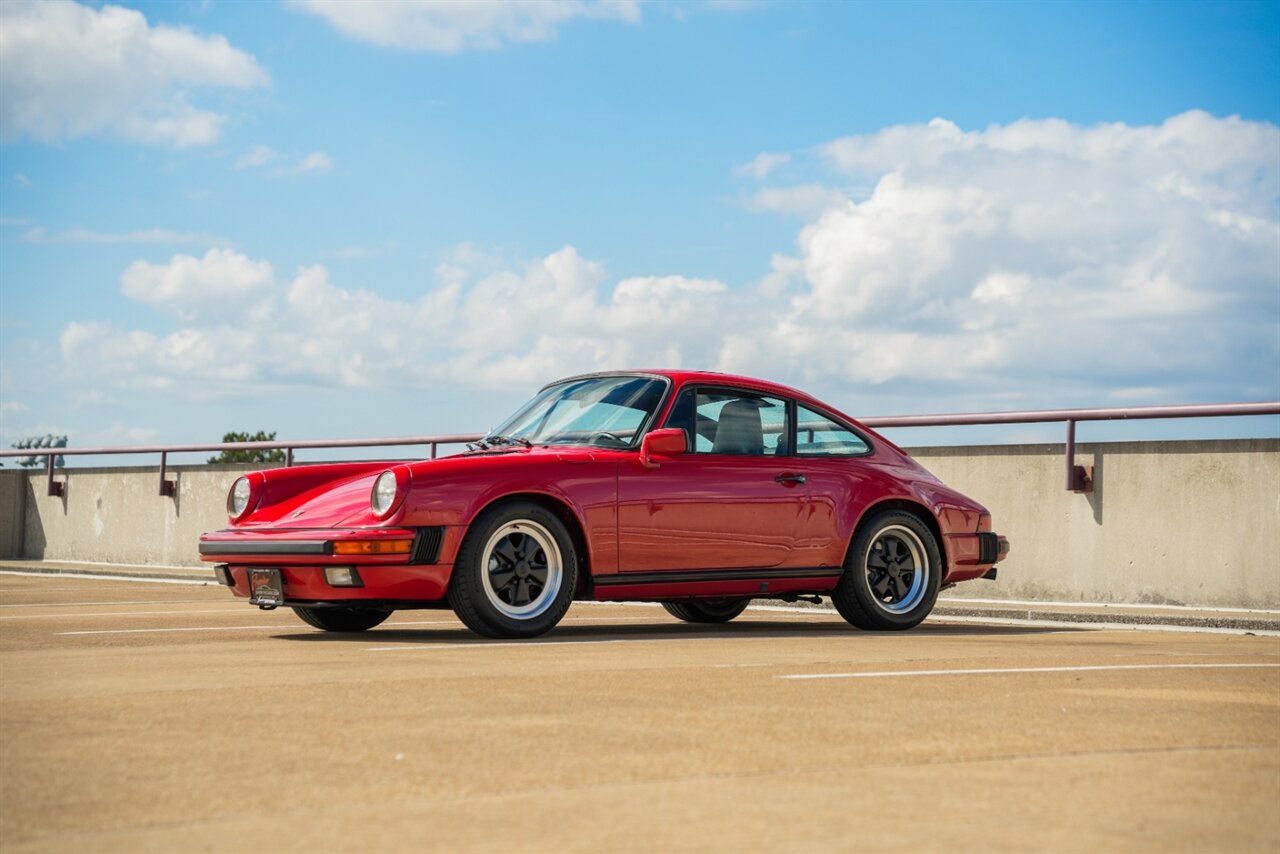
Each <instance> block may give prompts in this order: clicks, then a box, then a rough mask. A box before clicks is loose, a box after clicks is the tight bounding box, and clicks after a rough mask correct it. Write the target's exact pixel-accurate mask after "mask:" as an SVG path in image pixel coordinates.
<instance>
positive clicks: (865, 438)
mask: <svg viewBox="0 0 1280 854" xmlns="http://www.w3.org/2000/svg"><path fill="white" fill-rule="evenodd" d="M227 515H228V516H229V517H230V526H229V527H228V528H226V529H225V530H222V531H217V532H214V533H208V534H205V535H204V536H202V537H201V538H200V555H201V558H202V559H203V560H206V561H211V562H215V563H217V564H218V566H217V567H216V573H217V576H218V579H219V581H221V582H222V583H223V584H225V585H227V586H228V587H230V588H231V589H232V591H233V592H234V593H235V595H236V596H241V597H248V599H249V602H250V604H253V605H257V606H259V607H261V608H275V607H278V606H282V605H284V606H288V607H291V608H293V609H294V611H295V612H296V613H297V614H298V616H299V617H300V618H302V619H303V620H304V621H305V622H307V623H309V624H311V625H313V626H316V627H317V628H320V629H326V630H328V631H342V632H352V631H363V630H365V629H369V628H372V627H373V626H376V625H378V624H379V623H381V622H382V621H383V620H385V619H387V617H388V616H389V615H390V614H391V612H392V611H395V610H398V609H401V608H443V607H450V608H452V609H453V610H454V612H455V613H456V614H457V615H458V617H459V618H460V619H461V620H462V622H464V623H465V624H466V625H467V626H469V627H470V628H471V629H473V630H474V631H476V632H478V633H480V634H482V635H487V636H489V637H502V638H527V637H533V636H535V635H540V634H542V633H543V632H546V631H547V630H549V629H551V628H552V627H553V626H555V625H556V623H558V622H559V621H560V619H561V617H563V616H564V614H565V611H567V610H568V608H569V603H570V602H572V601H573V600H574V599H596V600H610V601H623V600H648V601H657V602H661V603H662V605H663V607H664V608H666V610H667V611H668V612H670V613H671V614H672V615H673V616H675V617H677V618H679V619H681V620H686V621H690V622H697V623H719V622H725V621H727V620H731V619H733V618H734V617H736V616H737V615H739V614H741V613H742V611H743V609H744V608H746V606H747V603H749V602H750V601H751V600H752V599H780V600H783V601H789V602H790V601H796V600H799V599H809V600H814V599H816V598H817V597H819V596H820V595H828V596H830V597H831V599H832V601H833V602H834V603H835V606H836V608H837V610H839V612H840V613H841V614H842V615H843V616H844V618H845V619H846V620H848V621H849V622H850V623H852V624H853V625H855V626H857V627H859V628H863V629H909V628H911V627H913V626H915V625H918V624H919V623H920V622H921V621H922V620H923V619H924V618H925V617H926V616H928V614H929V612H930V610H932V608H933V605H934V600H935V599H936V597H937V595H938V591H939V590H940V589H942V588H944V587H950V586H951V585H953V584H955V583H956V582H960V581H966V580H968V579H973V578H981V577H988V578H991V577H994V575H995V569H994V565H995V563H996V562H997V561H999V560H1001V559H1002V558H1003V557H1004V555H1005V554H1006V553H1007V551H1008V548H1009V546H1008V541H1007V540H1006V539H1005V538H1004V537H1001V536H999V535H997V534H994V533H992V531H991V517H990V515H989V514H988V513H987V511H986V510H985V509H984V508H983V507H982V505H980V504H978V503H977V502H975V501H973V500H971V499H969V498H966V497H965V496H963V495H961V494H960V493H958V492H956V491H955V490H953V489H950V488H948V487H947V486H945V485H944V484H942V483H941V482H940V481H939V480H938V479H937V478H935V477H934V476H933V475H931V474H930V473H929V472H927V471H925V469H924V468H923V467H922V466H920V465H919V464H918V463H916V462H915V461H914V460H912V459H911V458H910V457H909V456H908V455H907V454H906V453H905V452H903V451H902V450H901V449H900V448H898V447H896V446H895V445H894V444H893V443H892V442H890V441H888V440H887V439H885V438H883V437H881V436H879V435H877V434H876V433H875V432H873V431H871V430H869V429H867V428H866V427H864V426H862V425H860V424H859V423H858V422H857V421H855V420H854V419H852V418H850V417H848V416H847V415H844V414H842V413H840V412H839V411H838V410H836V409H834V408H832V407H830V406H827V405H826V404H824V403H822V402H820V401H818V400H815V399H814V398H812V397H810V396H809V395H807V394H805V393H803V392H800V391H796V390H795V389H791V388H787V387H785V386H781V385H777V384H775V383H770V382H765V381H762V380H754V379H748V378H746V377H736V376H728V375H725V374H715V373H704V372H693V371H618V372H609V373H600V374H588V375H584V376H576V377H570V378H568V379H564V380H560V381H558V382H554V383H552V384H551V385H548V386H547V387H545V388H544V389H542V391H540V392H539V393H538V394H537V396H535V397H534V398H533V400H531V401H529V403H527V404H526V405H525V406H524V407H522V408H521V409H520V410H519V411H518V412H517V413H516V414H515V415H513V416H512V417H511V418H510V419H508V420H507V421H506V422H505V423H503V425H502V426H501V427H498V428H497V429H496V430H494V431H493V433H491V434H490V435H488V436H486V437H485V438H484V439H483V440H482V441H480V442H478V443H476V444H474V445H472V446H471V447H470V448H469V449H468V450H467V451H466V452H464V453H460V454H457V455H455V456H451V457H444V458H441V459H435V460H424V461H421V462H412V463H403V464H393V465H388V464H386V463H385V462H360V463H341V464H335V465H315V466H301V467H296V468H281V469H273V470H270V471H262V472H254V473H252V474H249V475H247V476H245V477H242V478H240V479H239V480H237V481H236V482H235V484H234V485H233V486H232V487H231V492H230V494H229V495H228V497H227Z"/></svg>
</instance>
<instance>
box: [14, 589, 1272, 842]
mask: <svg viewBox="0 0 1280 854" xmlns="http://www.w3.org/2000/svg"><path fill="white" fill-rule="evenodd" d="M0 679H2V681H0V849H3V850H4V851H5V852H22V851H58V852H64V851H139V850H141V851H175V850H177V851H205V850H208V851H343V850H374V851H408V850H424V849H427V850H447V851H511V850H514V851H655V850H663V851H666V850H673V851H685V850H690V851H694V850H696V851H706V850H715V851H815V850H833V851H835V850H854V849H858V850H865V849H878V850H975V851H976V850H984V851H985V850H1052V851H1086V850H1087V851H1094V850H1098V851H1112V850H1138V851H1156V850H1160V851H1166V850H1198V851H1247V850H1251V851H1270V852H1274V851H1276V850H1277V849H1280V810H1277V808H1276V806H1277V804H1280V638H1276V637H1259V636H1249V635H1244V634H1238V633H1237V634H1226V633H1208V632H1202V633H1191V632H1172V631H1170V632H1163V631H1159V632H1152V631H1130V630H1115V629H1094V628H1083V627H1082V628H1061V627H1040V626H1034V625H1009V624H998V625H984V624H981V623H977V622H948V621H946V620H945V619H934V620H930V621H929V622H927V623H926V624H925V625H924V626H922V627H920V628H919V629H917V630H915V631H912V632H909V633H905V634H894V635H890V634H871V633H864V632H857V631H855V630H853V629H851V628H850V627H848V626H847V625H845V624H844V623H843V621H841V620H840V619H839V618H838V617H833V616H831V615H828V614H825V613H821V612H813V611H810V612H804V613H796V612H786V611H770V610H751V611H748V612H747V613H746V614H744V615H743V617H741V618H739V620H736V621H735V622H733V623H731V624H729V625H727V626H716V627H700V626H690V625H685V624H682V623H679V622H677V621H675V620H674V619H672V618H670V617H668V616H667V615H666V613H665V612H663V611H661V610H660V609H658V608H655V607H649V606H642V605H613V606H606V605H586V604H578V605H575V606H574V607H573V608H572V609H571V610H570V612H569V616H568V618H567V619H566V620H565V622H564V623H563V624H562V625H561V627H560V628H558V629H557V630H556V631H554V632H552V633H551V634H550V635H548V636H546V637H545V638H542V639H539V640H537V641H534V642H519V643H500V642H494V641H487V640H484V639H481V638H478V637H476V636H474V635H472V634H470V633H469V632H467V631H466V630H465V629H464V628H463V627H462V626H461V624H459V623H458V622H457V621H456V620H455V619H454V618H453V615H452V614H451V613H449V612H448V611H416V612H415V611H409V612H400V613H398V614H396V615H395V616H393V617H392V619H391V620H390V621H389V622H388V623H386V624H384V626H383V627H380V628H378V629H375V630H373V631H371V632H368V633H366V634H363V635H332V634H325V633H322V632H319V631H316V630H313V629H311V628H309V627H308V626H305V625H304V624H303V623H301V622H300V621H298V620H297V619H296V618H295V617H294V616H293V614H292V613H291V612H288V611H276V612H261V611H258V610H256V609H254V608H251V607H249V606H247V605H245V604H243V603H242V602H239V601H232V600H231V598H230V596H229V595H228V594H227V593H226V591H224V590H222V589H220V588H216V587H209V586H195V585H190V584H159V583H141V582H137V581H101V580H85V579H76V578H67V577H58V576H46V577H26V576H15V575H0Z"/></svg>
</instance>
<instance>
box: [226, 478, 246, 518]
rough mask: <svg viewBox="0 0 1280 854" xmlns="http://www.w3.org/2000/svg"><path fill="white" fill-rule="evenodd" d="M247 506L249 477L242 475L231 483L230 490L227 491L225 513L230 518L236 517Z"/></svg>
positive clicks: (241, 513) (238, 516)
mask: <svg viewBox="0 0 1280 854" xmlns="http://www.w3.org/2000/svg"><path fill="white" fill-rule="evenodd" d="M248 506H249V478H247V477H242V478H239V479H238V480H236V482H235V483H233V484H231V491H230V492H229V493H227V515H228V516H230V517H231V518H232V519H238V518H240V516H242V515H243V514H244V509H245V508H246V507H248Z"/></svg>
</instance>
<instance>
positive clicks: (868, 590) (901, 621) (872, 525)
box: [831, 510, 943, 631]
mask: <svg viewBox="0 0 1280 854" xmlns="http://www.w3.org/2000/svg"><path fill="white" fill-rule="evenodd" d="M942 570H943V565H942V553H941V551H940V550H939V549H938V541H937V540H936V539H935V538H934V536H933V532H932V531H930V530H929V527H928V526H927V525H926V524H925V523H924V522H922V521H921V520H920V518H919V517H918V516H916V515H915V514H913V513H907V512H904V511H901V510H887V511H885V512H883V513H877V514H876V515H875V516H873V517H871V518H870V519H868V520H867V521H866V522H864V523H863V525H862V526H861V527H860V528H858V532H857V534H855V535H854V538H853V545H852V546H850V548H849V556H848V557H847V558H846V559H845V564H844V574H843V575H841V576H840V580H839V582H837V583H836V587H835V589H834V590H833V591H832V592H831V601H832V602H833V603H834V604H835V606H836V610H837V611H839V612H840V616H842V617H844V618H845V619H846V620H848V621H849V623H851V624H852V625H854V626H857V627H858V628H860V629H870V630H873V631H902V630H904V629H911V628H915V627H916V626H918V625H920V623H922V622H924V618H925V617H927V616H929V612H930V611H932V610H933V605H934V602H935V601H936V600H937V598H938V586H939V584H940V582H941V581H942Z"/></svg>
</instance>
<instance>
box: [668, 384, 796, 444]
mask: <svg viewBox="0 0 1280 854" xmlns="http://www.w3.org/2000/svg"><path fill="white" fill-rule="evenodd" d="M667 426H668V427H680V428H683V429H684V431H685V433H686V434H688V435H689V436H691V437H692V438H693V441H692V444H691V447H690V450H692V451H693V452H694V453H697V454H745V455H751V456H760V455H764V454H777V453H786V450H785V446H786V435H787V403H786V401H784V400H782V399H781V398H776V397H769V396H767V395H756V394H749V393H742V392H734V391H721V390H718V389H698V390H696V391H695V390H693V389H690V390H688V391H685V392H683V393H682V394H681V395H680V399H679V400H677V401H676V405H675V407H673V408H672V410H671V416H670V417H669V418H668V419H667ZM779 444H781V445H782V446H783V448H782V450H781V451H780V450H779Z"/></svg>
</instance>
